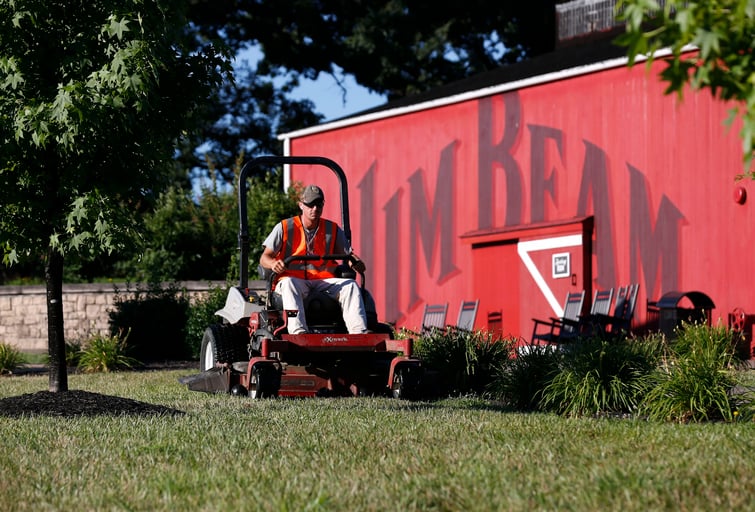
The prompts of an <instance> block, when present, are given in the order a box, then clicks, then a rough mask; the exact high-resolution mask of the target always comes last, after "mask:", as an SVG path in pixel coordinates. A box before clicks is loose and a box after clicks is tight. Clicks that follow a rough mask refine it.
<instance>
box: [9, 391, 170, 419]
mask: <svg viewBox="0 0 755 512" xmlns="http://www.w3.org/2000/svg"><path fill="white" fill-rule="evenodd" d="M180 414H183V412H182V411H179V410H176V409H171V408H170V407H164V406H162V405H154V404H149V403H146V402H139V401H137V400H131V399H129V398H121V397H118V396H111V395H101V394H99V393H91V392H89V391H78V390H69V391H61V392H59V393H53V392H51V391H38V392H36V393H27V394H25V395H19V396H11V397H8V398H3V399H0V416H5V417H11V418H20V417H24V416H56V417H74V416H123V415H139V416H153V415H180Z"/></svg>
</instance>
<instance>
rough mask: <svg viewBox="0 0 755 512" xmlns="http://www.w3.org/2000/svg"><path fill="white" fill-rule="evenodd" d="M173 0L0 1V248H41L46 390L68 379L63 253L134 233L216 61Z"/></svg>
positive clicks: (214, 73)
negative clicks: (191, 36) (189, 35)
mask: <svg viewBox="0 0 755 512" xmlns="http://www.w3.org/2000/svg"><path fill="white" fill-rule="evenodd" d="M184 8H185V2H183V1H181V0H151V1H143V0H86V1H84V0H2V1H0V204H2V205H3V208H2V210H0V246H2V248H3V261H4V262H5V263H13V262H15V261H18V260H19V259H20V258H22V257H25V256H29V257H32V256H34V255H39V254H45V282H46V286H47V322H48V346H49V357H50V372H49V376H50V391H65V390H66V389H67V388H68V383H67V373H66V365H65V340H64V325H63V307H62V287H63V269H64V254H66V253H70V252H72V253H81V252H86V251H89V252H90V253H92V254H97V253H101V252H112V251H114V250H118V249H121V248H123V247H127V246H128V245H130V244H132V243H133V242H134V240H135V239H136V238H138V233H139V231H138V227H137V217H136V215H135V213H136V212H138V211H139V210H140V208H141V204H142V203H143V202H144V201H145V200H146V199H147V198H148V197H149V196H150V195H152V194H156V193H157V192H159V190H160V189H161V188H162V187H163V186H164V178H165V176H167V175H168V174H166V170H167V169H169V168H170V167H171V166H172V165H173V157H174V148H175V144H176V140H177V139H178V138H180V137H181V136H182V135H183V134H184V133H186V132H188V131H190V130H191V129H192V128H193V126H194V116H195V114H197V112H198V110H199V109H198V105H199V103H200V102H202V101H205V100H206V98H208V97H209V96H211V95H212V92H213V90H214V87H217V86H218V85H219V84H220V83H221V81H222V79H223V72H224V70H225V69H227V58H226V56H224V54H223V52H221V51H219V50H218V49H217V48H215V47H213V46H212V45H211V44H207V43H205V42H202V44H200V45H199V46H198V47H197V45H196V42H195V44H194V45H191V46H189V45H188V44H187V43H188V41H187V39H186V37H185V27H186V21H185V18H184V17H183V16H182V14H183V13H184Z"/></svg>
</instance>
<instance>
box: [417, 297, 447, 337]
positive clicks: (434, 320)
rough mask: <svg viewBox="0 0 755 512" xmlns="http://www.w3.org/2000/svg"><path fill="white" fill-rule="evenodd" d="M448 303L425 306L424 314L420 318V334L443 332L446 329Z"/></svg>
mask: <svg viewBox="0 0 755 512" xmlns="http://www.w3.org/2000/svg"><path fill="white" fill-rule="evenodd" d="M447 313H448V302H446V303H445V304H425V313H424V315H423V316H422V332H427V331H431V330H433V329H440V330H444V329H445V328H446V314H447Z"/></svg>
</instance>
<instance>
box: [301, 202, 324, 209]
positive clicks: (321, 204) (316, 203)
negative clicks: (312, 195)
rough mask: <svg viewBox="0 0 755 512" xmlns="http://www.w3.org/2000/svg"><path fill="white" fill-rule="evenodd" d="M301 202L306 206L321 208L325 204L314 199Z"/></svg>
mask: <svg viewBox="0 0 755 512" xmlns="http://www.w3.org/2000/svg"><path fill="white" fill-rule="evenodd" d="M302 204H303V205H304V206H306V207H307V208H314V207H318V208H322V207H323V206H324V205H325V201H314V202H312V203H304V202H302Z"/></svg>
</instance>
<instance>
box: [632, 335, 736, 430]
mask: <svg viewBox="0 0 755 512" xmlns="http://www.w3.org/2000/svg"><path fill="white" fill-rule="evenodd" d="M676 334H677V338H676V340H675V341H673V342H671V343H669V344H668V345H667V350H666V354H665V358H664V361H663V364H662V365H660V366H659V368H658V369H657V370H656V371H655V372H654V374H653V387H652V388H651V389H650V391H649V392H648V394H647V396H646V397H645V400H644V402H643V404H642V407H641V411H642V413H643V414H646V415H647V416H648V417H649V418H650V419H654V420H660V421H676V422H680V423H687V422H696V421H704V420H724V421H732V420H733V419H734V414H733V407H732V403H731V401H730V391H731V389H732V388H733V387H734V385H735V381H734V378H733V376H732V373H731V369H732V368H733V366H734V363H735V362H736V359H735V356H734V352H735V344H734V343H733V334H732V332H731V331H730V330H729V329H727V328H726V327H724V326H720V325H719V326H717V327H710V326H707V325H702V324H686V323H685V324H682V326H681V327H680V328H679V329H677V331H676Z"/></svg>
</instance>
